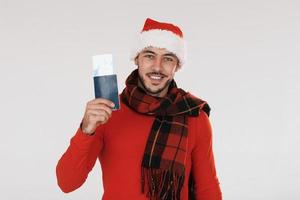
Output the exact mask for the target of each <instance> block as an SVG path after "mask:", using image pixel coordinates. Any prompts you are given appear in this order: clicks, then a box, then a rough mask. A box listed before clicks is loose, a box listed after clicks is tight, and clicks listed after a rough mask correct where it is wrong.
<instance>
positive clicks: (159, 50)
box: [141, 47, 177, 57]
mask: <svg viewBox="0 0 300 200" xmlns="http://www.w3.org/2000/svg"><path fill="white" fill-rule="evenodd" d="M141 53H154V54H161V55H165V54H167V55H173V56H175V57H177V56H176V55H175V54H174V53H173V52H171V51H169V50H167V49H166V48H158V47H146V48H144V49H143V50H142V51H141Z"/></svg>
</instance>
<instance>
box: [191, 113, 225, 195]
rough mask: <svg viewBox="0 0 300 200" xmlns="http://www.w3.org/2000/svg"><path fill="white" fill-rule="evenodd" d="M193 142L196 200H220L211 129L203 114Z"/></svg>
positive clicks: (206, 117)
mask: <svg viewBox="0 0 300 200" xmlns="http://www.w3.org/2000/svg"><path fill="white" fill-rule="evenodd" d="M195 142H196V143H195V147H194V149H193V150H192V173H193V176H194V181H195V196H196V200H221V199H222V193H221V189H220V183H219V180H218V177H217V173H216V168H215V162H214V155H213V148H212V128H211V124H210V121H209V118H208V116H207V114H206V113H205V112H201V113H200V115H199V121H198V122H197V125H196V139H195Z"/></svg>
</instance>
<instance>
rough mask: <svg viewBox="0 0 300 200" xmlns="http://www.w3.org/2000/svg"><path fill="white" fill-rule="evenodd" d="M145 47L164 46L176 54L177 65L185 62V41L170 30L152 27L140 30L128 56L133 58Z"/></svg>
mask: <svg viewBox="0 0 300 200" xmlns="http://www.w3.org/2000/svg"><path fill="white" fill-rule="evenodd" d="M147 47H157V48H165V49H167V50H168V51H170V52H172V53H174V54H175V55H176V56H177V58H178V59H179V63H180V64H179V67H181V66H182V65H183V64H184V63H185V60H186V44H185V41H184V40H183V39H182V38H181V37H180V36H178V35H176V34H174V33H173V32H171V31H166V30H160V29H154V30H149V31H143V32H141V33H140V34H139V36H138V38H137V42H136V44H135V45H134V47H133V49H132V52H131V55H130V58H131V59H132V60H134V59H135V58H136V56H137V55H138V54H139V53H140V52H141V51H142V50H144V49H145V48H147Z"/></svg>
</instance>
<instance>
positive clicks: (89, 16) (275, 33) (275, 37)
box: [0, 0, 300, 200]
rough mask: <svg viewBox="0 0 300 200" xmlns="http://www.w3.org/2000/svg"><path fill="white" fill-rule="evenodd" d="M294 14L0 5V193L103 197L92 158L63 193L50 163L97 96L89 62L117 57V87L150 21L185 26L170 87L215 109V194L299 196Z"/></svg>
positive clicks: (298, 22) (259, 6) (166, 4)
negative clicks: (181, 61)
mask: <svg viewBox="0 0 300 200" xmlns="http://www.w3.org/2000/svg"><path fill="white" fill-rule="evenodd" d="M299 11H300V2H299V1H296V0H295V1H292V0H282V1H276V0H272V1H271V0H270V1H268V0H252V1H241V0H239V1H238V0H236V1H233V0H228V1H221V0H219V1H217V0H215V1H213V0H212V1H208V0H198V1H196V0H195V1H174V0H173V1H156V0H151V1H142V0H136V1H121V0H119V1H117V0H110V1H100V0H98V1H95V0H93V1H62V0H60V1H55V0H51V1H50V0H48V1H37V0H36V1H34V0H27V1H13V0H0V67H1V68H0V70H1V71H0V78H1V79H0V91H1V100H0V101H1V103H0V110H1V115H0V117H1V118H0V121H1V139H0V161H1V164H0V169H1V170H0V190H1V191H0V194H1V195H0V198H1V199H3V200H17V199H22V200H40V199H47V200H68V199H69V200H71V199H72V200H76V199H77V200H79V199H90V200H93V199H95V200H96V199H100V198H101V195H102V192H103V191H102V185H101V184H102V182H101V171H100V165H99V163H97V164H96V165H95V167H94V170H93V171H92V172H91V173H90V175H89V178H88V180H87V181H86V183H85V184H84V185H83V186H82V187H81V188H80V189H78V190H76V191H74V192H72V193H70V194H64V193H62V192H61V191H60V190H59V188H58V186H57V184H56V176H55V166H56V163H57V161H58V159H59V158H60V156H61V155H62V154H63V152H64V151H65V150H66V148H67V147H68V145H69V140H70V138H71V137H72V136H73V134H74V133H75V131H76V130H77V127H78V125H79V122H80V120H81V118H82V116H83V113H84V109H85V104H86V102H87V101H89V100H91V99H92V98H94V93H93V81H92V59H91V56H92V55H94V54H101V53H113V54H114V57H115V67H116V71H117V74H118V81H119V87H120V92H121V91H122V89H123V87H124V81H125V78H126V77H127V75H128V74H129V73H130V72H131V70H132V69H134V65H133V63H132V62H130V61H129V50H130V44H131V41H132V39H133V38H134V35H135V34H136V33H137V32H138V31H139V30H140V29H141V28H142V25H143V23H144V20H145V18H146V17H152V18H154V19H157V20H162V21H169V22H173V23H175V24H178V25H179V26H180V27H181V28H182V29H183V31H184V34H185V39H186V41H187V44H188V62H187V64H186V65H185V66H184V67H183V68H184V69H183V70H181V71H180V72H178V73H177V74H176V80H177V83H178V85H179V86H180V87H182V88H184V89H186V90H188V91H190V92H192V93H193V94H195V95H197V96H199V97H201V98H203V99H205V100H207V101H208V102H209V104H210V106H211V108H212V111H211V117H210V119H211V123H212V126H213V131H214V132H213V139H214V141H213V142H214V143H213V145H214V146H213V147H214V153H215V160H216V165H217V172H218V176H219V179H220V182H221V188H222V192H223V195H224V199H226V200H241V199H242V200H266V199H267V200H275V199H276V200H297V199H300V192H299V188H300V176H299V175H300V171H299V168H300V161H299V153H300V151H299V144H300V137H299V127H298V125H299V122H300V117H299V108H300V106H299V102H300V96H299V94H300V93H299V90H300V81H299V80H298V79H299V77H300V73H299V71H300V70H299V67H300V65H299V64H300V62H299V52H300V39H299V35H300V14H299V13H300V12H299Z"/></svg>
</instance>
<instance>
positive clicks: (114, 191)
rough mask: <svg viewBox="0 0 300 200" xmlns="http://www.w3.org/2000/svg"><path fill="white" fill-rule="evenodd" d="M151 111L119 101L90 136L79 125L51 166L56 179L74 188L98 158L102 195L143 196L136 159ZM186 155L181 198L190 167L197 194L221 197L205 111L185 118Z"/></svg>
mask: <svg viewBox="0 0 300 200" xmlns="http://www.w3.org/2000/svg"><path fill="white" fill-rule="evenodd" d="M153 120H154V117H153V116H146V115H141V114H138V113H136V112H135V111H133V110H131V109H130V108H128V107H127V106H126V105H125V104H123V103H121V109H120V110H118V111H114V112H113V114H112V117H111V118H110V119H109V121H108V122H107V123H106V124H104V125H100V126H98V127H97V129H96V133H95V134H94V135H92V136H89V135H86V134H85V133H83V132H82V131H81V129H80V128H79V127H78V130H77V132H76V134H75V135H74V136H73V137H72V139H71V142H70V146H69V147H68V149H67V151H66V152H65V153H64V154H63V156H62V157H61V159H60V160H59V162H58V164H57V167H56V175H57V181H58V185H59V187H60V188H61V190H62V191H63V192H66V193H67V192H71V191H74V190H76V189H77V188H79V187H80V186H81V185H82V184H83V183H84V182H85V180H86V178H87V176H88V173H89V172H90V171H91V170H92V168H93V166H94V164H95V162H96V160H97V158H98V159H99V161H100V163H101V167H102V178H103V188H104V194H103V197H102V200H121V199H124V200H148V198H147V197H146V195H145V194H142V193H141V184H140V181H141V161H142V158H143V153H144V149H145V144H146V141H147V138H148V135H149V131H150V129H151V126H152V123H153ZM188 123H189V134H188V156H187V163H186V176H185V181H184V185H183V188H182V191H181V198H180V199H181V200H188V178H189V174H190V170H193V174H194V177H195V186H196V200H221V199H222V195H221V190H220V187H219V181H218V178H217V174H216V169H215V163H214V156H213V149H212V128H211V125H210V122H209V118H208V117H207V115H206V113H205V112H201V113H200V115H199V116H198V117H190V118H189V121H188Z"/></svg>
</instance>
